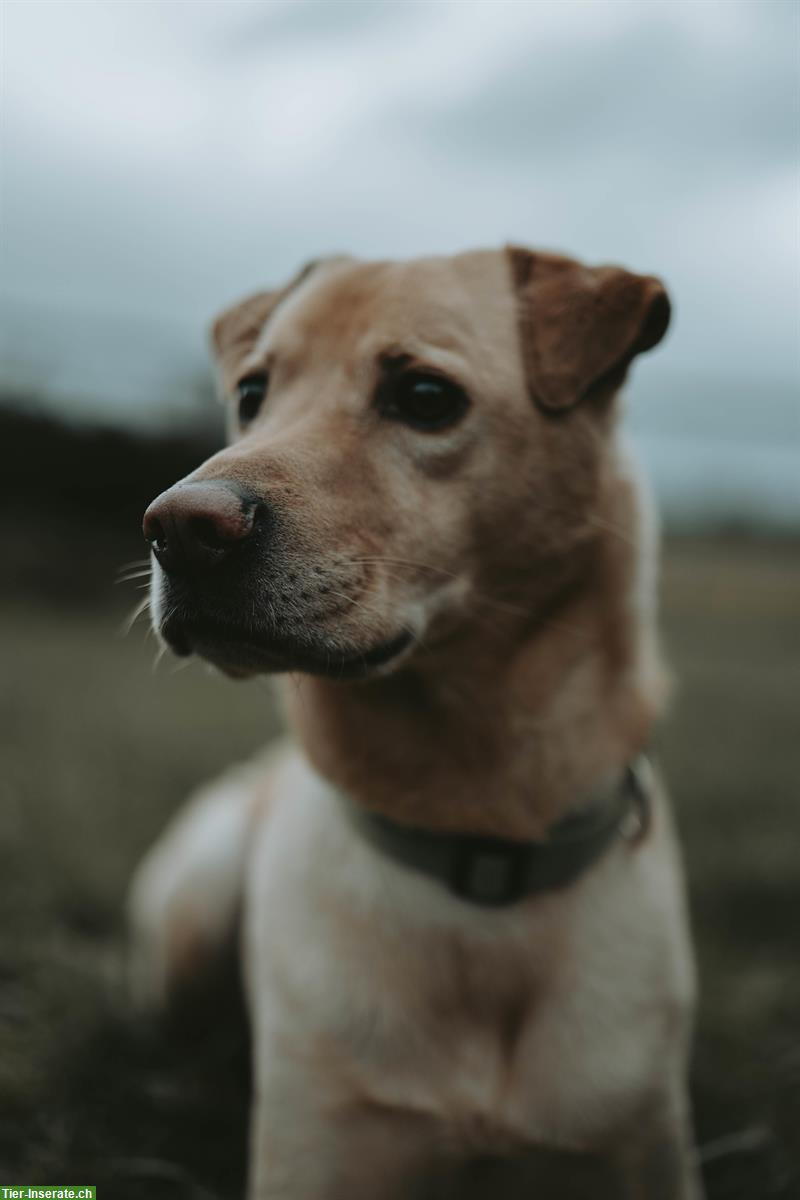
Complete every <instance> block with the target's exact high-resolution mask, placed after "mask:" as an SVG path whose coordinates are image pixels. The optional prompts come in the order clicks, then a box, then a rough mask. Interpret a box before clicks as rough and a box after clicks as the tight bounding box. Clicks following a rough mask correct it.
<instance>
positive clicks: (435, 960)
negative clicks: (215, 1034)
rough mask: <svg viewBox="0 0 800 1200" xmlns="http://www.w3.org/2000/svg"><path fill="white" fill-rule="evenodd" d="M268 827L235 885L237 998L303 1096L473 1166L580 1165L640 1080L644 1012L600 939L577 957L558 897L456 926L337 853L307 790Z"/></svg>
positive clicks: (436, 906) (591, 936)
mask: <svg viewBox="0 0 800 1200" xmlns="http://www.w3.org/2000/svg"><path fill="white" fill-rule="evenodd" d="M274 817H275V819H274V821H272V822H270V829H269V830H268V831H267V832H265V836H264V838H263V839H262V844H261V845H260V846H259V847H258V848H257V850H256V852H255V855H254V863H253V870H252V872H251V889H250V894H249V896H248V901H247V903H248V909H249V912H248V956H249V959H250V961H249V964H248V969H249V975H250V991H251V997H252V1006H253V1011H254V1017H255V1020H256V1023H257V1024H258V1023H261V1025H262V1027H263V1028H265V1029H269V1030H271V1031H274V1030H276V1029H278V1030H280V1042H281V1044H282V1045H284V1046H290V1047H293V1049H291V1050H290V1053H291V1054H292V1055H297V1057H298V1058H299V1059H302V1064H303V1066H302V1069H303V1070H305V1071H309V1072H310V1073H311V1076H312V1079H311V1080H309V1084H308V1086H309V1087H313V1088H318V1087H320V1086H321V1087H324V1088H325V1089H330V1088H333V1090H334V1092H335V1093H336V1094H337V1095H338V1098H339V1099H341V1101H342V1103H347V1102H348V1100H354V1101H356V1102H359V1103H361V1102H364V1103H368V1104H375V1105H378V1106H380V1107H381V1108H382V1109H384V1110H385V1109H396V1110H398V1112H400V1111H406V1112H408V1111H411V1112H415V1113H419V1114H424V1115H426V1116H428V1117H431V1118H433V1119H436V1120H439V1121H441V1122H442V1123H444V1124H446V1126H447V1127H448V1129H449V1130H450V1131H451V1134H452V1135H454V1136H455V1137H456V1138H457V1139H458V1140H459V1141H460V1142H463V1143H464V1144H465V1145H466V1146H468V1147H470V1148H474V1149H475V1150H477V1151H481V1150H485V1149H490V1150H492V1149H508V1148H513V1146H514V1145H515V1144H522V1143H524V1142H526V1141H529V1140H534V1141H542V1142H549V1143H551V1144H556V1145H566V1146H573V1147H580V1146H581V1144H582V1142H583V1140H584V1138H587V1139H588V1138H591V1137H593V1136H596V1135H597V1133H598V1121H599V1122H600V1124H601V1125H602V1124H603V1123H604V1122H606V1121H607V1120H611V1119H613V1116H614V1109H615V1106H616V1105H617V1103H618V1101H619V1100H620V1098H621V1097H626V1098H627V1099H628V1100H629V1099H630V1095H631V1092H632V1091H634V1092H635V1091H636V1090H637V1088H638V1080H639V1078H640V1077H641V1078H646V1077H647V1073H648V1070H649V1066H650V1059H651V1058H652V1054H653V1044H652V1039H651V1038H649V1036H648V1030H647V1026H646V1023H645V1024H643V1022H642V1016H643V1012H644V1010H645V1009H646V1006H647V1003H648V1002H649V999H650V997H649V995H643V996H641V997H637V995H636V994H635V993H631V992H630V990H627V989H620V987H619V986H618V984H619V972H620V971H621V970H622V969H624V964H623V963H622V961H620V960H619V937H618V936H617V932H615V934H614V936H613V937H607V936H606V934H605V933H604V930H606V929H607V928H608V927H609V922H608V921H606V920H604V919H602V917H599V918H597V920H596V925H595V928H594V930H593V928H592V926H591V922H590V923H589V925H588V926H587V927H586V928H585V929H584V931H583V934H582V936H581V938H580V939H579V940H578V942H576V940H575V936H574V928H573V925H574V922H573V921H572V920H571V917H570V912H569V908H570V904H569V903H566V904H565V903H564V900H563V897H543V898H539V899H537V900H536V902H535V903H534V904H531V905H520V906H514V907H513V908H512V909H509V910H504V911H485V910H473V909H472V908H471V906H467V905H463V904H462V902H457V901H454V900H453V899H452V898H451V897H449V896H448V895H447V894H446V893H444V892H443V891H442V892H441V893H440V892H439V890H438V885H435V884H431V883H429V882H428V881H426V880H424V879H421V880H418V879H417V878H416V877H414V876H413V875H412V874H411V873H410V872H408V871H406V870H404V869H401V868H397V867H395V866H394V865H392V864H390V863H387V862H386V861H384V860H382V859H380V858H377V857H376V852H375V851H374V850H373V849H372V848H371V847H367V846H365V845H364V844H362V843H361V842H360V840H359V839H358V838H357V837H356V840H354V836H353V833H352V830H351V829H350V828H349V827H348V826H347V825H346V824H344V825H343V824H342V823H341V821H339V820H338V819H337V817H336V810H335V808H334V806H333V804H332V803H331V798H330V797H329V796H324V795H321V794H320V791H319V787H318V786H316V790H309V781H308V780H307V779H306V780H305V781H304V790H303V791H302V793H301V794H300V793H298V792H297V791H296V792H295V795H294V798H293V800H292V802H291V804H287V805H281V806H279V809H278V811H277V812H276V813H275V814H274ZM612 924H613V922H612ZM616 924H617V931H618V929H619V923H618V922H617V923H616ZM615 956H616V957H615ZM634 1024H635V1025H636V1028H637V1037H636V1039H631V1038H630V1037H629V1031H630V1029H631V1028H632V1027H633V1025H634ZM264 1053H265V1054H267V1055H269V1054H274V1053H275V1047H274V1043H273V1042H271V1044H270V1045H269V1048H268V1049H265V1051H264ZM315 1075H317V1076H319V1078H317V1079H314V1078H313V1077H314V1076H315Z"/></svg>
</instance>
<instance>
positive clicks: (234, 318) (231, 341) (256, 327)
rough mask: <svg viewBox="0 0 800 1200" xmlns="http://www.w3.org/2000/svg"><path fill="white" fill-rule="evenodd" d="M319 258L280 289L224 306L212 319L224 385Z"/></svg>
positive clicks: (211, 335)
mask: <svg viewBox="0 0 800 1200" xmlns="http://www.w3.org/2000/svg"><path fill="white" fill-rule="evenodd" d="M321 261H322V260H321V259H314V260H313V261H312V262H308V263H306V264H305V266H304V267H301V269H300V270H299V271H298V272H297V274H296V275H295V276H294V277H293V278H292V279H291V280H290V281H289V283H287V284H286V285H285V286H284V287H282V288H275V289H274V291H271V292H254V293H253V294H252V295H251V296H246V297H245V298H244V300H240V301H239V302H238V304H234V305H232V306H231V307H230V308H226V309H225V311H224V312H222V313H220V315H219V316H218V317H217V318H216V319H215V320H214V321H213V322H212V325H211V328H210V330H209V341H210V343H211V350H212V353H213V355H214V357H215V359H216V360H217V363H218V365H219V370H220V374H221V377H222V381H223V384H224V385H225V386H229V385H230V383H231V381H232V376H233V375H234V374H235V373H236V371H237V368H238V366H239V364H240V363H241V361H242V359H244V358H246V357H247V355H248V354H249V353H250V351H251V350H252V349H253V347H254V346H255V344H256V342H257V341H258V339H259V337H260V336H261V333H262V331H263V329H264V326H265V325H266V323H267V321H268V320H269V318H270V317H271V316H272V314H273V312H274V311H275V309H276V308H277V307H278V305H279V304H280V303H281V301H282V300H283V299H284V298H285V297H286V296H288V295H289V293H290V292H292V291H294V289H295V288H296V287H299V285H300V284H301V283H302V282H303V280H305V279H307V278H308V276H309V275H310V274H311V272H312V271H313V270H315V268H316V267H317V266H318V265H319V263H320V262H321Z"/></svg>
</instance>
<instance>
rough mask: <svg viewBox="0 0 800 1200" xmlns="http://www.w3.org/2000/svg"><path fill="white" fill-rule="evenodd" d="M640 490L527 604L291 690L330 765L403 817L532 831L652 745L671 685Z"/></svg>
mask: <svg viewBox="0 0 800 1200" xmlns="http://www.w3.org/2000/svg"><path fill="white" fill-rule="evenodd" d="M621 500H623V501H624V503H620V501H621ZM633 500H634V493H633V488H632V485H630V484H629V483H626V484H625V487H624V488H623V489H622V490H621V491H620V490H619V489H618V495H617V496H616V502H615V503H613V504H612V505H610V506H605V511H606V512H607V513H608V512H610V513H611V514H612V517H613V520H609V521H608V522H607V524H606V522H605V521H604V522H603V523H602V526H601V527H600V528H599V529H598V530H597V533H596V536H595V537H594V538H593V539H592V540H591V541H589V542H588V543H587V544H586V545H585V546H584V548H583V550H582V552H581V553H580V555H577V556H574V557H573V560H572V561H573V562H575V563H576V562H578V561H579V560H580V569H579V570H578V571H577V572H576V574H575V576H574V577H573V578H570V576H569V575H566V576H565V579H566V583H564V581H562V583H561V585H560V586H559V587H558V588H557V589H556V590H555V592H554V594H552V595H550V596H549V597H548V600H547V603H544V602H543V600H542V596H541V594H540V595H539V597H538V599H537V601H536V603H534V605H533V607H532V611H531V615H530V616H525V617H523V616H521V615H520V613H519V609H520V608H523V607H524V605H520V599H521V598H520V597H519V596H517V597H515V601H516V603H515V606H514V608H515V611H514V612H510V611H508V610H509V609H510V607H511V606H509V605H507V604H506V605H505V606H504V607H501V606H500V605H498V606H497V612H496V613H493V611H492V609H486V608H484V609H482V611H481V619H480V621H479V622H475V623H474V624H473V625H472V626H471V627H470V628H469V630H468V631H466V632H465V633H463V634H462V635H460V636H458V637H455V638H453V639H451V640H450V641H448V642H447V644H446V645H444V644H443V645H442V646H441V647H440V648H438V649H433V650H431V651H429V652H427V653H426V654H425V655H424V656H421V658H420V661H418V662H415V664H414V665H413V666H412V667H410V668H408V669H406V670H401V671H398V672H396V673H395V674H393V675H390V676H388V677H386V678H383V679H380V678H379V679H376V680H372V681H365V682H362V683H356V684H341V683H335V682H332V681H330V680H327V679H319V678H313V677H309V676H304V677H302V678H301V679H300V680H299V681H298V682H297V683H296V685H295V686H293V687H292V688H290V689H287V700H288V705H289V711H290V719H291V723H292V725H293V727H294V729H295V731H296V733H297V735H298V736H299V739H300V741H301V743H302V745H303V747H304V749H305V751H306V753H307V754H308V756H309V758H310V760H311V761H312V763H313V764H314V765H315V766H316V768H317V769H318V770H319V771H320V772H321V774H322V775H323V776H325V777H326V778H327V779H328V780H329V781H330V782H331V783H332V784H333V785H334V786H335V787H337V788H338V789H340V790H341V791H343V792H344V793H346V794H347V795H348V796H349V797H350V799H351V800H353V801H354V802H356V803H359V804H362V805H364V806H365V807H367V808H369V809H372V810H375V811H378V812H381V813H383V814H384V815H386V816H388V817H390V818H393V819H395V820H397V821H400V822H403V823H406V824H410V825H416V826H420V827H422V828H427V829H431V830H442V831H444V830H448V831H458V832H468V833H479V834H487V835H492V836H495V837H504V838H520V839H527V838H531V839H535V838H540V837H542V836H543V835H544V834H545V833H546V831H547V829H548V828H549V827H550V826H551V825H552V824H553V822H554V821H556V820H557V819H558V818H559V817H561V816H563V815H565V814H566V813H567V812H568V811H570V810H571V809H573V808H575V807H576V806H579V805H581V804H583V803H586V802H587V801H588V800H590V799H591V797H592V795H593V794H594V793H595V792H596V791H597V790H598V789H600V788H602V787H603V786H604V785H605V784H607V783H609V782H610V781H612V780H613V779H614V778H615V777H616V776H617V775H618V774H619V773H620V772H621V771H622V769H623V768H624V767H625V765H626V763H628V762H629V761H630V760H631V759H632V758H633V757H634V756H635V755H636V754H637V752H639V751H640V750H641V749H642V747H643V746H644V745H645V744H646V742H647V740H648V738H649V735H650V732H651V729H652V725H653V722H654V720H655V718H656V716H657V715H658V711H659V709H660V706H661V703H662V699H663V691H664V685H663V677H662V673H661V670H660V666H659V662H658V654H657V650H656V647H655V638H654V635H653V629H652V622H653V606H652V602H651V601H650V599H649V598H648V597H647V596H646V594H644V593H646V592H647V590H648V589H647V588H646V587H643V586H642V579H641V575H642V571H643V569H649V568H648V567H647V564H644V565H643V560H642V553H643V551H642V548H641V547H640V546H639V545H638V544H637V543H638V535H637V526H638V524H639V522H638V518H637V513H636V510H635V504H634V502H633ZM622 519H624V525H620V524H619V523H618V522H620V520H622ZM528 598H529V597H528ZM522 599H526V597H522Z"/></svg>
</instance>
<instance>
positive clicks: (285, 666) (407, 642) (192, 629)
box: [160, 618, 414, 680]
mask: <svg viewBox="0 0 800 1200" xmlns="http://www.w3.org/2000/svg"><path fill="white" fill-rule="evenodd" d="M160 632H161V636H162V637H163V639H164V641H165V642H166V643H167V645H168V646H169V647H170V649H171V650H172V651H173V653H175V654H177V655H179V656H180V657H188V656H189V655H191V654H196V655H198V656H199V657H200V658H204V659H205V660H206V661H207V662H209V663H211V664H212V665H213V666H215V667H217V668H218V669H219V670H220V671H222V672H223V673H224V674H225V675H228V676H230V677H231V678H232V679H246V678H249V677H250V676H252V675H275V674H285V673H289V672H301V673H303V674H307V675H320V676H325V677H327V678H329V679H335V680H354V679H366V678H367V677H371V676H377V675H384V674H389V673H390V672H391V671H392V670H394V669H395V668H396V667H397V666H398V665H399V663H400V661H401V659H404V658H405V657H406V655H407V654H408V653H409V651H410V650H411V646H412V643H413V640H414V639H413V635H412V634H411V632H410V631H408V630H404V631H403V632H402V633H400V634H397V635H395V636H394V637H391V638H387V639H385V640H382V641H379V642H372V643H371V644H369V645H367V646H365V647H364V648H362V649H357V648H355V647H353V648H352V649H351V648H347V649H333V648H331V647H330V646H328V645H326V644H325V643H324V641H323V640H322V639H321V638H320V639H318V640H317V639H313V638H302V639H300V638H295V637H292V636H285V635H276V634H273V633H268V632H263V633H262V632H261V631H259V632H258V633H253V632H252V631H250V630H246V629H244V628H239V627H237V626H235V625H229V624H222V623H219V622H215V621H206V620H201V619H197V618H192V619H182V620H176V619H172V620H170V621H167V622H165V623H164V624H163V625H162V627H161V630H160Z"/></svg>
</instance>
